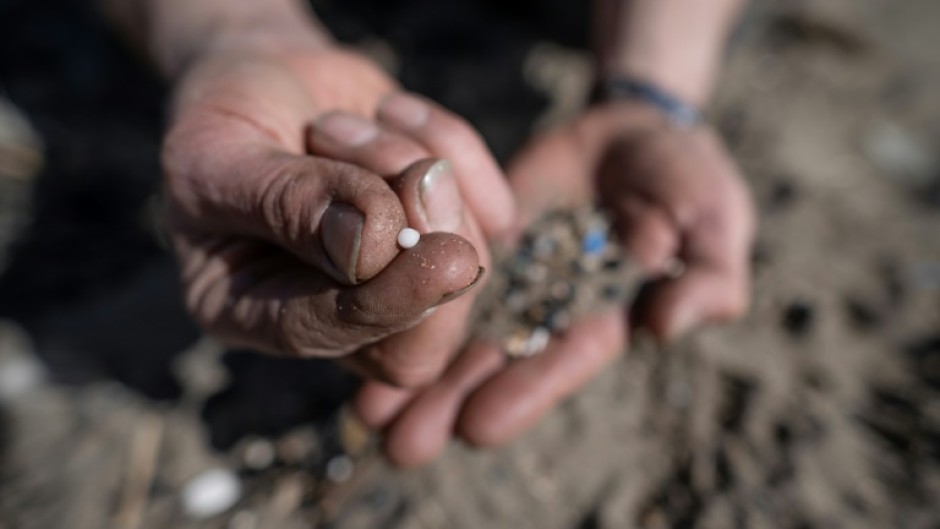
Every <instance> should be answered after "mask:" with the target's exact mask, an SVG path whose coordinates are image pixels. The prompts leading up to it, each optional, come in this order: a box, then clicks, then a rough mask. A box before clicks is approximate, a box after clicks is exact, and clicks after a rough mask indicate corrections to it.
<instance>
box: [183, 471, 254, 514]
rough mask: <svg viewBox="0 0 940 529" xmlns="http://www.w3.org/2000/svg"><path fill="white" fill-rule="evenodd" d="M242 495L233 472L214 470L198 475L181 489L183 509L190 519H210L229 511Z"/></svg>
mask: <svg viewBox="0 0 940 529" xmlns="http://www.w3.org/2000/svg"><path fill="white" fill-rule="evenodd" d="M241 494H242V485H241V482H240V481H239V480H238V476H236V475H235V473H234V472H232V471H230V470H228V469H224V468H216V469H213V470H207V471H205V472H203V473H202V474H199V475H198V476H196V477H195V478H193V479H192V480H190V481H189V483H187V484H186V487H185V488H184V489H183V508H184V509H185V511H186V514H188V515H189V516H190V517H192V518H196V519H202V518H210V517H212V516H215V515H217V514H221V513H223V512H225V511H227V510H229V509H230V508H231V507H232V506H233V505H235V503H236V502H238V500H239V498H241Z"/></svg>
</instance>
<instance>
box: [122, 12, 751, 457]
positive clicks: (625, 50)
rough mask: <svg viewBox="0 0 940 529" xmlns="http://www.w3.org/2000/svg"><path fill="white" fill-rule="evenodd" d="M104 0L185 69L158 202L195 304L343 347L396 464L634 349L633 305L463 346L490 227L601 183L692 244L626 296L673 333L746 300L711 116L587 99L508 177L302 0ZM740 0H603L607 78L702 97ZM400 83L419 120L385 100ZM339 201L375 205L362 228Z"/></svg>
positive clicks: (317, 349) (286, 341)
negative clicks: (431, 200) (440, 186)
mask: <svg viewBox="0 0 940 529" xmlns="http://www.w3.org/2000/svg"><path fill="white" fill-rule="evenodd" d="M104 1H105V4H106V5H105V9H106V10H108V12H109V13H110V14H111V15H112V17H113V19H114V20H116V21H117V23H118V24H119V25H120V26H121V27H122V28H123V29H124V30H125V31H126V33H127V35H128V37H129V38H130V39H131V40H132V41H134V42H136V43H137V44H138V45H139V46H140V48H141V49H145V50H149V51H150V53H151V56H152V58H153V59H154V62H155V63H156V64H157V65H158V67H159V68H160V69H161V70H162V71H163V72H164V74H166V75H167V76H168V77H170V78H172V79H174V80H175V97H174V105H173V112H172V121H171V127H170V130H169V132H168V133H167V137H166V139H165V145H164V152H163V164H164V167H165V173H166V179H165V188H166V196H167V199H168V207H167V210H168V214H167V217H168V224H169V228H170V232H171V238H172V240H173V242H174V246H175V248H176V250H177V254H178V257H179V260H180V264H181V270H182V278H183V284H184V288H185V289H186V299H187V303H188V305H189V307H190V309H191V311H192V312H193V314H194V316H195V317H196V319H197V320H198V321H199V322H200V324H201V325H202V326H203V327H204V328H206V329H207V330H209V331H210V332H213V333H214V334H216V335H218V336H220V337H221V338H223V339H224V340H226V341H227V342H228V343H232V344H239V345H247V346H251V347H255V348H257V349H259V350H263V351H268V352H272V353H275V354H293V355H300V356H328V357H335V358H338V359H339V361H340V362H341V363H343V364H344V365H347V366H349V367H350V368H351V369H353V370H355V371H357V372H360V373H362V374H363V375H364V376H366V377H367V380H368V381H367V382H366V383H365V384H364V386H363V388H362V390H361V392H360V394H359V395H358V397H357V399H356V401H355V407H356V409H357V411H358V413H359V414H360V416H361V417H362V418H363V419H364V420H365V421H366V422H367V423H368V424H369V425H370V426H372V427H374V428H377V429H381V430H383V431H384V433H385V437H384V440H385V448H386V453H387V455H388V457H389V460H390V461H391V462H393V463H394V464H397V465H400V466H414V465H419V464H422V463H425V462H427V461H429V460H431V459H433V457H434V456H436V455H437V454H438V453H439V452H440V451H441V450H442V448H443V447H444V446H445V444H446V443H447V442H448V441H449V440H450V439H451V438H453V437H459V438H462V439H463V440H465V441H467V442H468V443H470V444H473V445H476V446H494V445H498V444H501V443H504V442H507V441H508V440H510V439H511V438H513V437H514V436H517V435H519V434H520V433H521V432H523V431H524V430H525V429H527V428H529V427H530V426H531V425H532V424H534V423H535V422H536V421H537V420H538V418H539V417H541V416H542V415H543V414H544V413H546V412H547V411H548V410H549V409H551V408H552V407H553V406H554V405H555V404H557V403H558V402H559V401H560V400H562V399H564V398H566V397H567V396H568V395H570V394H571V393H572V392H574V391H575V390H576V389H577V388H578V387H579V386H580V385H582V384H583V383H585V382H586V381H587V380H589V379H590V378H591V377H592V376H593V375H594V374H596V373H597V372H598V371H599V370H601V369H602V368H603V367H604V366H605V365H607V364H608V363H609V362H610V361H612V360H613V359H614V358H616V356H617V353H618V352H619V351H621V350H622V349H623V347H624V344H625V342H626V340H627V339H628V337H629V335H630V330H631V328H630V325H629V324H628V316H627V315H626V314H624V313H622V312H611V313H608V314H601V315H597V316H595V317H592V318H589V319H586V320H584V321H582V322H579V323H578V324H577V325H576V326H575V327H573V328H571V329H570V330H569V331H568V332H566V333H565V334H564V335H563V336H561V337H558V338H557V339H554V340H553V342H552V343H551V344H550V345H549V348H548V350H547V351H546V352H545V353H544V354H543V355H540V356H538V357H536V358H532V359H527V360H524V361H519V362H514V363H512V364H507V363H506V361H505V359H504V358H503V356H502V354H501V353H500V352H499V351H498V350H497V349H496V348H495V347H493V346H491V345H487V344H479V343H471V344H469V345H468V346H467V347H466V348H464V349H462V350H460V349H459V345H460V344H461V343H462V342H463V336H464V334H465V332H466V328H465V326H466V317H467V314H468V313H469V310H470V307H471V305H472V302H473V296H474V295H475V293H476V290H477V289H478V286H477V285H478V284H479V282H481V281H485V277H486V276H485V274H484V275H483V276H482V280H481V276H480V270H481V267H483V268H488V267H489V266H490V263H489V259H490V258H489V255H488V253H487V251H486V249H487V247H488V241H493V240H499V241H500V242H502V243H504V244H505V243H506V241H511V240H512V239H513V237H514V236H517V235H518V234H519V233H520V232H521V230H522V229H524V227H525V226H527V225H528V224H529V223H530V222H532V221H533V220H534V219H536V218H537V217H538V216H539V214H540V213H541V212H543V211H546V210H547V209H550V208H555V207H559V206H565V205H576V204H583V203H587V202H589V201H592V200H594V199H595V198H597V197H603V198H604V203H605V204H606V205H607V206H609V207H611V208H612V209H613V211H615V213H616V215H617V221H618V224H617V225H618V228H619V229H620V235H621V236H622V237H623V239H624V243H625V244H626V246H627V247H628V248H629V249H630V250H631V252H632V253H633V255H634V257H635V258H636V259H637V260H638V261H639V262H640V263H642V264H643V265H644V266H646V267H647V268H648V270H649V271H650V273H651V274H657V273H658V272H661V271H662V270H663V268H664V267H665V264H666V263H667V262H668V261H669V260H670V259H672V258H674V257H678V258H681V259H682V260H683V261H685V264H686V266H687V271H686V273H685V274H684V275H682V276H681V277H678V278H670V277H662V278H661V279H659V280H658V281H657V282H656V284H655V285H654V286H653V288H651V289H650V290H649V294H648V296H647V297H646V298H644V299H641V300H640V302H639V303H638V304H637V305H636V306H634V307H629V308H627V310H628V311H629V312H630V314H629V322H633V323H635V324H639V325H642V326H644V327H647V328H648V329H650V330H651V331H652V332H653V333H654V334H655V335H656V336H658V337H659V338H660V339H661V340H663V341H665V340H668V339H671V338H674V337H676V336H677V335H680V334H682V333H684V332H686V331H688V330H689V329H691V328H693V327H695V326H698V325H702V324H705V323H714V322H719V321H725V320H727V319H729V318H733V317H736V316H738V315H740V314H741V313H742V312H743V311H744V310H746V307H747V302H748V265H747V263H748V258H747V256H748V248H749V246H750V242H751V238H752V233H753V229H754V226H753V223H754V221H753V211H752V210H751V202H750V199H749V197H748V194H747V192H746V190H745V189H744V186H743V184H742V182H741V178H740V175H739V174H738V173H737V170H736V169H735V167H734V164H733V163H732V162H731V161H730V159H729V157H728V156H727V154H726V153H725V151H724V147H723V146H722V145H721V142H720V141H718V140H717V139H716V137H715V135H714V133H713V132H712V131H710V130H709V129H708V128H707V127H698V128H696V129H694V130H691V131H678V130H675V129H673V128H670V127H669V126H668V125H667V124H666V122H665V120H664V119H663V117H662V116H661V115H660V114H659V113H658V112H657V111H655V110H653V109H651V108H649V107H647V106H645V105H639V104H630V103H623V102H617V103H610V104H606V105H602V106H597V107H592V108H589V109H587V110H586V111H585V112H584V113H583V114H582V115H580V116H578V117H576V118H575V119H574V120H572V121H571V122H570V123H567V124H564V125H562V126H560V127H558V128H556V129H554V130H551V131H548V132H547V133H545V134H542V135H540V136H538V137H535V138H533V139H532V140H531V141H530V142H529V144H528V145H527V146H526V148H524V149H523V151H522V152H520V153H519V154H518V156H517V157H516V158H515V160H514V161H513V163H512V164H511V165H510V166H509V168H508V170H507V172H508V177H509V181H510V185H511V189H510V187H509V185H507V183H506V181H505V180H504V177H503V173H502V171H501V170H500V169H499V167H498V166H497V165H496V162H495V161H494V160H493V159H492V156H491V155H490V154H489V152H488V150H487V148H486V145H485V143H484V142H483V141H482V140H481V139H480V137H479V135H478V134H477V133H476V132H475V131H474V130H473V129H472V127H470V126H469V125H468V124H467V123H466V122H464V121H463V120H462V119H460V118H459V117H457V116H454V115H453V114H452V113H450V112H448V111H446V110H445V109H442V108H440V107H438V106H436V105H434V104H433V103H432V102H430V101H427V100H423V99H421V98H416V97H413V96H408V95H403V94H401V93H397V87H396V84H395V82H394V81H392V80H391V79H389V78H388V76H386V75H385V74H384V73H383V72H381V70H380V69H379V68H377V67H376V66H375V65H373V64H372V62H371V61H369V60H368V59H366V58H364V57H362V56H360V55H358V54H356V53H354V52H350V51H346V50H343V49H341V48H338V47H336V46H335V45H334V44H333V43H332V42H331V39H330V38H329V36H328V35H327V34H326V33H325V31H324V30H323V28H321V27H320V26H319V25H318V24H317V23H316V21H315V17H313V14H312V13H310V12H308V11H307V10H305V9H304V8H303V7H302V2H300V1H299V0H244V1H243V2H238V3H231V2H226V1H225V0H205V1H202V2H190V1H188V0H104ZM740 3H741V2H740V0H708V2H702V3H701V4H702V5H701V6H699V7H700V8H701V10H700V11H695V12H694V13H693V12H692V11H691V10H689V9H688V5H687V2H686V0H632V1H629V2H627V1H622V0H600V1H599V2H598V4H599V5H600V6H601V7H600V8H599V9H598V14H599V18H600V19H601V20H602V21H606V22H607V23H606V24H603V26H604V27H596V28H595V30H596V31H595V32H596V33H597V34H598V35H600V36H601V37H602V38H601V40H602V41H603V42H604V45H603V46H601V47H599V48H598V51H599V57H598V63H599V66H600V72H601V75H616V74H621V73H627V74H631V73H632V74H640V75H642V76H643V77H645V78H647V79H648V80H651V81H653V82H656V83H658V84H659V85H660V86H661V87H662V88H664V89H666V90H669V91H671V92H673V93H676V94H680V95H685V96H686V97H687V98H688V99H689V100H691V101H693V102H697V103H701V102H703V101H705V100H706V99H707V95H708V92H709V91H710V86H711V83H712V79H713V78H714V77H715V72H716V68H717V60H718V57H719V56H720V50H721V47H722V40H723V37H724V35H725V34H726V32H727V28H728V27H729V24H730V21H731V20H733V18H734V16H733V15H734V13H735V12H736V10H737V7H738V5H739V4H740ZM706 4H707V5H706ZM696 5H697V6H698V4H696ZM604 6H607V7H606V8H605V7H604ZM608 8H610V9H613V11H607V9H608ZM628 29H631V30H630V31H627V30H628ZM674 35H682V38H678V39H677V38H674ZM624 36H627V37H628V39H629V40H627V39H624V38H623V37H624ZM689 50H693V51H697V52H701V53H700V54H699V55H698V56H697V58H692V55H690V51H689ZM690 61H691V63H690ZM402 98H404V99H407V100H410V102H411V103H412V104H411V108H412V109H414V108H415V107H414V103H415V101H417V104H418V106H419V107H420V106H422V105H423V110H422V112H420V113H419V114H421V116H423V117H419V118H416V117H415V116H416V115H415V114H414V113H412V114H410V115H406V116H405V118H406V119H402V117H403V116H402V114H401V112H396V111H393V108H396V107H397V110H398V111H401V110H402V107H401V105H395V103H396V101H397V102H398V103H401V100H402ZM407 106H408V105H405V107H407ZM337 113H341V114H345V115H348V116H357V117H358V118H360V119H363V120H365V121H368V122H371V123H373V124H374V125H375V126H376V127H378V128H379V131H378V133H377V134H375V135H374V136H372V140H370V141H366V142H365V143H363V144H358V145H356V146H350V145H348V144H343V143H342V142H335V141H331V139H330V138H331V135H330V134H329V133H327V129H328V128H329V123H328V122H329V116H330V115H336V114H337ZM406 114H407V112H406ZM439 159H445V160H448V161H449V162H450V164H451V169H452V173H453V177H454V178H455V180H456V185H457V187H458V188H459V193H458V196H459V197H460V200H461V204H460V211H461V215H460V219H459V221H458V222H457V223H456V224H455V225H456V228H454V229H449V230H446V231H447V232H448V233H440V232H439V231H440V230H437V229H435V226H432V225H430V223H429V222H428V219H429V216H428V215H427V211H426V210H424V209H423V206H422V202H421V199H420V197H421V194H420V190H421V189H422V187H421V182H422V181H423V176H424V174H426V172H427V171H428V170H429V167H431V166H432V165H433V164H434V163H435V161H436V160H439ZM513 197H515V199H514V198H513ZM516 201H518V204H517V203H516ZM336 204H340V205H341V206H338V207H340V209H341V212H342V214H341V215H340V216H339V217H337V209H336V208H332V209H331V206H334V205H336ZM350 211H352V212H355V211H358V212H361V213H362V216H361V236H359V237H355V236H353V237H352V238H350V233H352V234H355V233H356V232H358V231H359V230H358V228H357V226H358V222H357V220H356V219H357V217H356V215H355V213H350ZM338 218H339V219H341V221H337V219H338ZM324 219H326V221H324ZM406 225H408V226H412V227H415V228H417V229H419V231H421V232H422V234H423V236H422V240H421V242H420V243H419V244H418V246H416V247H415V248H413V249H411V250H408V251H404V252H403V251H401V250H400V249H399V248H398V247H397V244H396V243H395V238H396V236H397V233H398V232H399V231H400V230H401V229H402V228H404V227H405V226H406ZM350 226H352V228H351V227H350ZM324 229H327V230H329V233H324V232H323V231H322V230H324ZM343 230H348V232H347V233H344V232H343ZM435 232H437V233H435ZM327 245H328V247H327ZM356 248H358V253H355V249H356ZM468 287H469V290H468ZM451 298H453V299H451ZM442 300H444V301H445V303H444V304H440V303H441V301H442ZM396 386H399V387H396ZM401 388H410V389H401Z"/></svg>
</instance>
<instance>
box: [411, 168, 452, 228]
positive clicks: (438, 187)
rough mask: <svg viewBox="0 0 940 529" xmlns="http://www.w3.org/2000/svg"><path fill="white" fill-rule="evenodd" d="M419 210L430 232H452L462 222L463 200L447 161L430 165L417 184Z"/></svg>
mask: <svg viewBox="0 0 940 529" xmlns="http://www.w3.org/2000/svg"><path fill="white" fill-rule="evenodd" d="M418 193H419V196H420V197H421V208H422V209H423V210H424V218H425V220H427V221H428V226H430V228H431V231H448V232H453V231H455V230H457V228H459V227H460V223H461V221H462V220H463V199H462V198H461V197H460V189H458V188H457V179H456V178H454V171H453V168H452V167H451V165H450V163H449V162H448V161H447V160H440V161H438V162H437V163H435V164H434V165H432V166H431V167H430V168H429V169H428V172H427V173H425V175H424V177H422V178H421V182H420V183H419V184H418Z"/></svg>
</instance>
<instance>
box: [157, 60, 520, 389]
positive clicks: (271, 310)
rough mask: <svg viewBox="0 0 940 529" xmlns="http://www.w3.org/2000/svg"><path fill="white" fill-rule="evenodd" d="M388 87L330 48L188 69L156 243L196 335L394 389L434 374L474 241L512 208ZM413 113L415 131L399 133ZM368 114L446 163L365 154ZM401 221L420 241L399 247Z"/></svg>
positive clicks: (453, 341)
mask: <svg viewBox="0 0 940 529" xmlns="http://www.w3.org/2000/svg"><path fill="white" fill-rule="evenodd" d="M395 90H396V87H395V84H394V82H393V81H391V80H390V79H389V78H388V77H387V76H386V75H385V74H383V73H382V72H381V71H380V70H379V69H378V68H376V67H375V66H374V65H373V64H372V63H371V62H370V61H368V60H366V59H364V58H363V57H360V56H358V55H356V54H354V53H351V52H346V51H341V50H337V49H335V48H331V49H318V50H311V49H303V50H296V51H283V50H282V51H277V52H273V51H267V52H261V51H258V50H257V49H256V48H244V49H239V48H238V47H237V46H232V47H230V48H227V49H219V50H214V52H213V53H212V54H211V55H210V56H207V57H203V58H200V59H199V60H198V61H197V62H196V63H195V64H194V65H192V67H190V69H189V70H188V71H187V73H186V74H185V75H184V76H183V78H182V79H181V81H180V84H179V85H178V89H177V94H176V98H175V106H174V112H173V120H172V123H171V129H170V132H169V133H168V136H167V138H166V141H165V147H164V153H163V162H164V168H165V174H166V180H165V184H166V190H167V201H168V218H169V228H170V235H171V238H172V240H173V243H174V246H175V248H176V250H177V254H178V256H179V259H180V263H181V267H182V276H183V282H184V286H185V290H186V299H187V303H188V306H189V307H190V309H191V311H192V313H193V314H194V316H195V317H196V319H197V320H198V321H199V322H200V323H201V325H202V326H203V327H204V328H206V329H208V330H209V331H210V332H212V333H214V334H216V335H218V336H220V337H221V338H222V339H223V340H224V341H226V342H227V343H229V344H233V345H243V346H250V347H254V348H257V349H260V350H263V351H268V352H273V353H279V354H289V355H296V356H302V357H314V356H319V357H336V358H342V361H343V362H345V363H347V364H348V365H350V366H352V367H353V368H354V369H357V370H359V371H361V372H364V373H366V374H368V375H370V376H373V377H377V378H378V379H380V380H384V381H387V382H389V383H393V384H397V385H405V386H413V385H420V384H424V383H427V382H428V381H430V380H433V379H435V378H436V377H437V376H438V375H439V374H440V372H441V371H442V370H443V369H444V367H445V366H446V365H447V363H448V361H449V359H450V358H451V357H452V356H453V351H454V349H455V348H456V347H457V346H458V345H459V343H460V339H461V337H462V335H463V325H464V324H465V320H466V313H467V312H468V311H469V308H470V305H471V303H472V299H471V297H472V293H471V294H469V295H464V293H465V292H466V291H467V290H468V289H470V287H472V286H473V285H475V284H476V282H477V281H478V279H479V275H480V271H481V270H480V267H481V266H487V265H488V259H489V256H488V254H487V251H486V244H485V243H484V236H485V235H486V234H493V233H496V232H497V231H498V230H500V229H502V228H505V227H506V226H507V225H508V223H509V222H510V221H511V219H512V215H513V204H512V198H511V194H510V191H509V189H508V186H507V185H506V183H505V181H504V179H503V178H502V176H501V172H500V171H499V168H498V167H497V166H496V164H495V162H494V161H493V160H492V158H491V157H490V156H489V154H488V153H487V151H486V149H485V148H484V147H483V144H482V142H481V141H480V139H479V138H478V137H477V136H476V135H475V133H473V132H472V130H471V129H470V128H469V127H468V126H467V125H465V124H464V123H463V122H462V121H460V120H459V119H457V118H455V117H453V116H452V115H450V114H448V113H447V112H445V111H443V110H442V109H440V108H437V107H434V106H433V105H430V104H425V103H424V102H421V101H419V102H418V104H412V105H411V106H410V107H409V102H411V103H414V101H412V100H411V99H409V98H407V97H406V96H402V95H398V96H393V97H387V96H388V94H390V93H393V92H394V91H395ZM383 98H385V99H383ZM402 101H404V103H402ZM416 108H417V110H415V109H416ZM339 111H342V112H344V113H342V114H341V113H338V112H339ZM409 112H411V114H409ZM415 112H417V113H419V114H420V113H421V112H425V113H426V114H425V117H426V119H425V121H423V122H420V123H419V122H417V121H414V120H412V121H410V122H408V121H407V120H408V119H409V116H410V117H411V118H413V117H414V115H415ZM376 114H377V115H378V119H379V121H380V122H382V123H384V124H385V126H387V127H388V128H390V129H394V127H396V126H400V127H406V128H409V130H413V132H414V133H415V134H416V135H417V136H418V137H421V136H422V135H423V136H426V137H427V138H428V141H427V144H428V145H435V144H436V145H443V146H447V145H454V144H459V145H460V146H461V150H460V153H459V156H454V157H452V158H451V162H452V164H451V165H450V166H448V165H447V164H436V163H434V161H433V160H426V159H427V158H430V157H431V156H432V154H431V153H430V152H429V150H428V149H427V148H425V147H424V146H423V145H419V144H418V143H416V142H411V143H402V142H398V143H396V144H395V147H393V148H392V149H379V150H373V149H371V148H370V146H373V147H374V146H376V145H387V142H385V138H386V136H385V135H383V134H380V133H379V131H378V129H377V128H375V127H372V126H371V125H370V123H371V119H372V118H374V117H375V116H376ZM362 117H368V118H369V120H365V119H363V118H362ZM402 120H404V121H405V122H403V121H402ZM364 125H366V126H364ZM370 127H371V128H370ZM383 142H385V143H383ZM311 144H313V152H315V153H317V154H316V155H310V154H308V152H310V149H311ZM395 149H398V150H397V151H396V150H395ZM337 153H338V154H342V155H344V156H346V157H347V161H338V159H337V157H335V156H331V155H332V154H337ZM378 162H381V164H379V163H378ZM458 174H459V175H472V176H473V178H474V179H473V180H472V181H468V180H463V181H458V180H457V176H456V175H458ZM462 197H466V200H464V199H463V198H462ZM464 206H466V207H464ZM477 218H479V219H481V221H480V222H479V223H477V220H476V219H477ZM406 225H408V226H412V227H414V228H416V229H418V230H419V231H421V232H422V233H424V234H425V235H424V236H423V237H422V240H421V242H420V243H419V244H418V245H417V246H415V247H414V248H412V249H410V250H407V251H401V250H400V249H399V248H398V246H397V243H396V236H397V234H398V232H399V231H400V230H401V229H402V228H404V227H405V226H406ZM432 232H435V233H432ZM457 298H459V299H457ZM432 309H433V310H432ZM432 312H433V314H432Z"/></svg>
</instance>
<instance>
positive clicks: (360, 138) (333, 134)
mask: <svg viewBox="0 0 940 529" xmlns="http://www.w3.org/2000/svg"><path fill="white" fill-rule="evenodd" d="M313 128H314V130H315V131H316V132H317V133H318V134H322V135H323V136H325V137H326V138H328V139H329V140H331V141H334V142H336V143H339V144H340V145H346V146H348V147H356V146H358V145H362V144H364V143H366V142H368V141H370V140H372V139H373V138H375V137H376V136H378V134H379V128H378V127H377V126H375V124H374V123H372V122H371V121H369V120H367V119H365V118H361V117H359V116H354V115H352V114H344V113H341V112H334V113H330V114H327V115H326V116H323V117H322V118H320V119H318V120H317V121H316V123H314V125H313Z"/></svg>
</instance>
